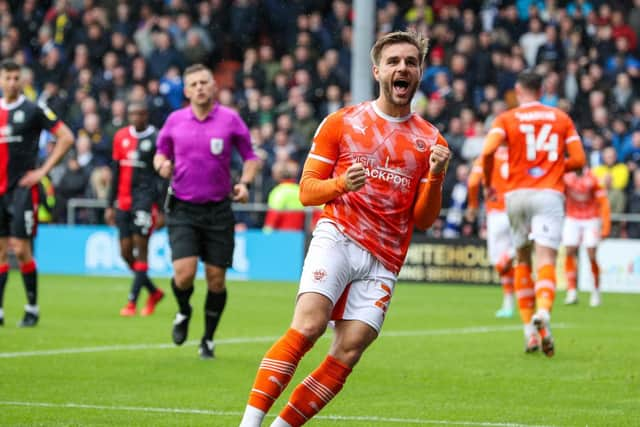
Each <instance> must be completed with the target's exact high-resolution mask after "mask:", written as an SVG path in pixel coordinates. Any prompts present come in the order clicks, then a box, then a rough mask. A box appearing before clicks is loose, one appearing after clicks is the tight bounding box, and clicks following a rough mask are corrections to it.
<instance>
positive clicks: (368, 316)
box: [298, 220, 397, 333]
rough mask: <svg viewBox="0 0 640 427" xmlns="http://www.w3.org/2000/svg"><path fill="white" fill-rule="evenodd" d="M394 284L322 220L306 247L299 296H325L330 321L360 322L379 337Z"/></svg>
mask: <svg viewBox="0 0 640 427" xmlns="http://www.w3.org/2000/svg"><path fill="white" fill-rule="evenodd" d="M396 281H397V276H396V275H395V274H394V273H392V272H391V271H389V270H387V269H386V268H385V267H384V266H383V265H382V263H381V262H380V261H378V260H377V259H376V258H375V257H374V256H373V255H372V254H371V253H370V252H369V251H367V250H365V249H363V248H361V247H360V246H358V245H357V244H356V243H355V242H354V241H352V240H351V239H349V238H348V237H347V236H346V235H345V234H343V233H342V232H341V231H340V230H338V228H337V227H336V225H335V224H333V223H332V222H330V221H326V220H321V221H320V222H319V223H318V225H317V226H316V228H315V230H314V232H313V238H312V239H311V243H310V244H309V250H308V251H307V256H306V258H305V261H304V266H303V268H302V276H301V278H300V288H299V290H298V296H300V295H302V294H304V293H307V292H315V293H318V294H321V295H324V296H326V297H327V298H329V299H330V300H331V302H332V303H333V313H332V316H331V319H332V320H360V321H361V322H364V323H366V324H367V325H369V326H371V327H372V328H373V329H375V330H376V331H377V332H378V333H380V329H381V328H382V323H383V322H384V317H385V314H386V312H387V309H388V308H389V304H390V302H391V296H392V295H393V290H394V288H395V284H396Z"/></svg>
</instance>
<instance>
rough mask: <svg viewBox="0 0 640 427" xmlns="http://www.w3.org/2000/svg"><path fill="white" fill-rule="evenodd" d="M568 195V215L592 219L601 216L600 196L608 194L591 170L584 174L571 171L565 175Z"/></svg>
mask: <svg viewBox="0 0 640 427" xmlns="http://www.w3.org/2000/svg"><path fill="white" fill-rule="evenodd" d="M564 183H565V185H566V189H565V194H566V196H567V199H566V200H567V201H566V206H567V216H568V217H571V218H577V219H591V218H597V217H598V216H599V205H598V198H599V197H604V196H606V193H605V190H604V189H603V188H602V187H601V186H600V184H599V183H598V179H597V178H596V177H595V176H594V175H593V173H592V172H591V171H590V170H586V171H585V172H584V173H583V174H582V175H578V174H576V173H575V172H569V173H567V174H565V175H564Z"/></svg>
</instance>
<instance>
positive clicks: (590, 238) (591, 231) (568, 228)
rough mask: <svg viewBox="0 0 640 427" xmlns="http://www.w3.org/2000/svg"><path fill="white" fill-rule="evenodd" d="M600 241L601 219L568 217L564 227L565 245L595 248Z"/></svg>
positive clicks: (563, 241)
mask: <svg viewBox="0 0 640 427" xmlns="http://www.w3.org/2000/svg"><path fill="white" fill-rule="evenodd" d="M599 242H600V219H599V218H592V219H577V218H570V217H567V218H565V220H564V227H563V229H562V244H563V245H564V246H574V247H577V246H580V243H582V244H583V245H584V246H586V247H587V248H595V247H596V246H598V243H599Z"/></svg>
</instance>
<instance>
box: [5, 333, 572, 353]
mask: <svg viewBox="0 0 640 427" xmlns="http://www.w3.org/2000/svg"><path fill="white" fill-rule="evenodd" d="M566 327H568V326H567V325H564V324H557V325H554V328H555V329H560V328H566ZM519 330H522V326H521V325H505V326H475V327H468V328H451V329H424V330H416V331H389V332H383V333H382V336H385V337H418V336H437V335H463V334H487V333H491V332H509V331H519ZM278 338H280V337H277V336H272V337H269V336H265V337H236V338H221V339H218V340H216V344H225V345H229V344H251V343H262V342H272V341H275V340H277V339H278ZM323 338H330V335H325V336H323ZM196 344H199V341H195V340H193V341H187V342H186V343H185V345H188V346H191V345H196ZM169 348H176V346H175V345H174V344H171V343H163V344H116V345H104V346H98V347H79V348H59V349H51V350H34V351H16V352H6V353H0V359H14V358H18V357H37V356H56V355H61V354H81V353H103V352H109V351H136V350H159V349H169Z"/></svg>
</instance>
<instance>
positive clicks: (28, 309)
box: [24, 304, 40, 315]
mask: <svg viewBox="0 0 640 427" xmlns="http://www.w3.org/2000/svg"><path fill="white" fill-rule="evenodd" d="M24 311H26V312H27V313H31V314H36V315H37V314H38V313H39V312H40V310H39V308H38V306H37V305H30V304H27V305H25V306H24Z"/></svg>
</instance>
